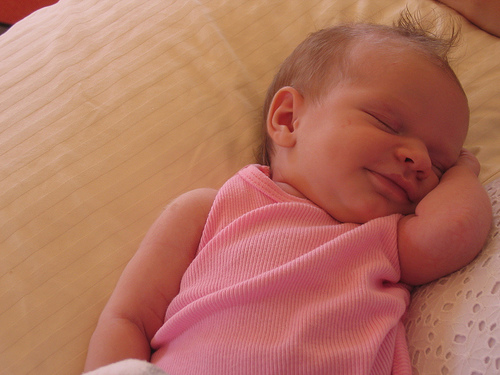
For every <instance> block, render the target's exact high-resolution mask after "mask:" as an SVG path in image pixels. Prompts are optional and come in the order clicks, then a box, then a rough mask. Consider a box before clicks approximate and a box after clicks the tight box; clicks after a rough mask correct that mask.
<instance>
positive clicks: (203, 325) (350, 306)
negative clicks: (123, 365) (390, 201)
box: [152, 165, 411, 375]
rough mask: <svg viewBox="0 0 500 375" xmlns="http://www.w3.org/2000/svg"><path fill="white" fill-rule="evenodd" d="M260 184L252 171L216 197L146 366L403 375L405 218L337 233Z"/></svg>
mask: <svg viewBox="0 0 500 375" xmlns="http://www.w3.org/2000/svg"><path fill="white" fill-rule="evenodd" d="M268 175H269V170H268V168H267V167H262V166H256V165H251V166H248V167H246V168H244V169H242V170H241V171H240V172H239V173H238V174H237V175H236V176H234V177H232V178H231V179H230V180H228V182H227V183H226V184H225V185H224V186H223V187H222V188H221V189H220V191H219V193H218V195H217V197H216V199H215V202H214V204H213V207H212V209H211V211H210V214H209V217H208V220H207V223H206V226H205V230H204V232H203V235H202V238H201V242H200V245H199V249H198V254H197V256H196V258H195V259H194V261H193V262H192V264H191V265H190V266H189V268H188V269H187V271H186V273H185V275H184V277H183V279H182V283H181V290H180V293H179V295H178V296H177V297H176V298H175V299H174V300H173V301H172V303H171V304H170V306H169V307H168V310H167V312H166V317H165V323H164V325H163V326H162V327H161V328H160V329H159V330H158V332H157V333H156V335H155V337H154V338H153V340H152V346H153V348H154V349H155V350H156V352H155V353H154V355H153V358H152V362H153V363H156V364H157V365H158V366H159V367H161V368H163V369H164V370H165V371H167V372H168V373H169V374H170V375H176V374H183V375H184V374H196V375H199V374H219V375H220V374H350V375H353V374H377V375H381V374H390V373H393V374H411V366H410V360H409V355H408V350H407V345H406V339H405V331H404V327H403V324H402V322H401V319H402V317H403V315H404V314H405V311H406V308H407V306H408V303H409V292H408V290H407V288H405V287H404V286H403V285H402V284H399V283H398V282H399V279H400V269H399V262H398V252H397V233H396V230H397V222H398V220H399V219H400V218H401V215H392V216H387V217H383V218H379V219H375V220H372V221H370V222H368V223H366V224H363V225H359V224H348V223H344V224H342V223H339V222H338V221H336V220H334V219H333V218H332V217H331V216H329V215H328V214H327V213H326V212H325V211H323V210H322V209H320V208H319V207H318V206H316V205H314V204H313V203H311V202H309V201H307V200H305V199H300V198H297V197H293V196H291V195H289V194H287V193H285V192H284V191H283V190H281V189H280V188H279V187H278V186H277V185H276V184H274V182H273V181H272V180H271V179H270V178H269V177H268ZM179 235H182V233H180V234H179Z"/></svg>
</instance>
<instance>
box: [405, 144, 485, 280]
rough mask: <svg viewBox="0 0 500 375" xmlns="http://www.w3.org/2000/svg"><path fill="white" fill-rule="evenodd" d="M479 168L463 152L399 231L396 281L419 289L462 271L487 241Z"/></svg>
mask: <svg viewBox="0 0 500 375" xmlns="http://www.w3.org/2000/svg"><path fill="white" fill-rule="evenodd" d="M478 174H479V162H478V161H477V159H476V158H475V157H474V156H473V155H472V154H471V153H469V152H468V151H465V150H464V151H462V153H461V155H460V157H459V159H458V161H457V163H456V164H455V165H454V166H453V167H451V168H450V169H449V170H448V171H446V173H445V174H444V175H443V177H442V178H441V181H440V183H439V185H438V186H437V187H436V188H435V189H434V190H432V191H431V192H430V193H429V194H428V195H427V196H426V197H425V198H424V199H422V201H420V203H419V204H418V206H417V208H416V210H415V214H414V215H408V216H405V217H404V218H402V219H401V220H400V222H399V227H398V248H399V257H400V264H401V275H402V276H401V279H402V281H403V282H406V283H408V284H411V285H419V284H424V283H427V282H430V281H432V280H435V279H437V278H439V277H442V276H444V275H447V274H449V273H451V272H453V271H456V270H457V269H459V268H462V267H463V266H465V265H466V264H468V263H469V262H470V261H472V260H473V259H474V257H475V256H476V255H477V253H478V252H479V251H480V250H481V248H482V246H483V245H484V242H485V240H486V238H487V236H488V232H489V229H490V225H491V220H492V212H491V203H490V200H489V198H488V195H487V193H486V191H485V190H484V188H483V187H482V185H481V184H480V183H479V180H478V178H477V175H478Z"/></svg>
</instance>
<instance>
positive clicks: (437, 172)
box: [432, 163, 446, 179]
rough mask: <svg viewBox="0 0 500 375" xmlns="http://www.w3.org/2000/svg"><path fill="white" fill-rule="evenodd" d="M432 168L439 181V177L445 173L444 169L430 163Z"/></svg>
mask: <svg viewBox="0 0 500 375" xmlns="http://www.w3.org/2000/svg"><path fill="white" fill-rule="evenodd" d="M432 168H433V169H434V172H435V173H436V175H437V176H438V178H439V179H441V177H443V175H444V173H445V172H446V170H445V169H444V168H441V167H440V166H438V165H436V164H434V163H432Z"/></svg>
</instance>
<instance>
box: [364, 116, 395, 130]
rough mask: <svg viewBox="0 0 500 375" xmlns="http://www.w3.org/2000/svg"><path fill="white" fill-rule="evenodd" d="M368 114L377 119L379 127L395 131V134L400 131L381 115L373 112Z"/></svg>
mask: <svg viewBox="0 0 500 375" xmlns="http://www.w3.org/2000/svg"><path fill="white" fill-rule="evenodd" d="M368 114H369V115H370V116H371V117H372V118H374V119H375V120H376V121H377V123H378V125H379V127H380V128H382V130H386V131H388V132H390V133H393V134H398V131H397V130H396V129H395V128H394V127H393V126H391V125H389V124H388V123H387V122H386V121H384V120H382V119H380V117H379V116H376V115H374V114H372V113H368Z"/></svg>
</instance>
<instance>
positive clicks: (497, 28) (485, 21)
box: [438, 0, 500, 36]
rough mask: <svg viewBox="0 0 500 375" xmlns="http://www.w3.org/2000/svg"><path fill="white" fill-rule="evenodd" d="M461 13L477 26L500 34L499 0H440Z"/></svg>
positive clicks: (497, 34) (494, 33)
mask: <svg viewBox="0 0 500 375" xmlns="http://www.w3.org/2000/svg"><path fill="white" fill-rule="evenodd" d="M438 1H440V2H442V3H443V4H446V5H447V6H449V7H450V8H453V9H455V10H456V11H457V12H459V13H461V14H462V15H463V16H464V17H465V18H467V19H468V20H469V21H471V22H472V23H473V24H475V25H476V26H478V27H480V28H482V29H483V30H485V31H487V32H489V33H490V34H493V35H496V36H500V2H499V1H498V0H438Z"/></svg>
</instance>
